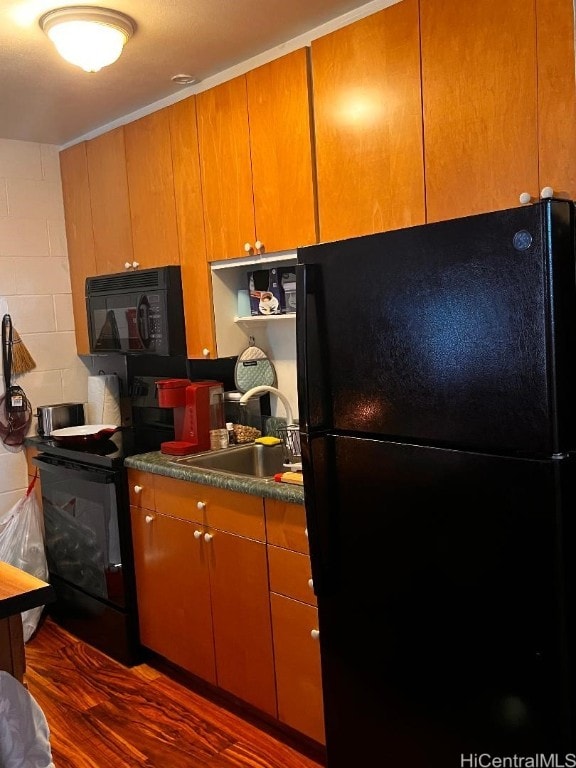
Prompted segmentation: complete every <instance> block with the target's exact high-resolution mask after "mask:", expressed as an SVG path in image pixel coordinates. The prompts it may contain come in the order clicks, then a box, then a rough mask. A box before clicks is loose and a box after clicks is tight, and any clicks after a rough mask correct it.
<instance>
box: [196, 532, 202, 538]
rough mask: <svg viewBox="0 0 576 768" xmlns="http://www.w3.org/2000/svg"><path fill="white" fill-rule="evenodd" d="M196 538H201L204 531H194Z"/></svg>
mask: <svg viewBox="0 0 576 768" xmlns="http://www.w3.org/2000/svg"><path fill="white" fill-rule="evenodd" d="M194 538H195V539H201V538H202V531H194Z"/></svg>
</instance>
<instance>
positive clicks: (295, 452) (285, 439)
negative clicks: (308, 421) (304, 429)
mask: <svg viewBox="0 0 576 768" xmlns="http://www.w3.org/2000/svg"><path fill="white" fill-rule="evenodd" d="M277 432H278V437H279V438H280V440H282V445H283V446H284V464H290V465H292V464H300V462H301V461H302V454H301V451H300V428H299V427H298V425H297V424H289V425H288V426H286V427H278V428H277Z"/></svg>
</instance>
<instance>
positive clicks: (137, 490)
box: [134, 485, 142, 493]
mask: <svg viewBox="0 0 576 768" xmlns="http://www.w3.org/2000/svg"><path fill="white" fill-rule="evenodd" d="M134 493H142V486H141V485H135V486H134Z"/></svg>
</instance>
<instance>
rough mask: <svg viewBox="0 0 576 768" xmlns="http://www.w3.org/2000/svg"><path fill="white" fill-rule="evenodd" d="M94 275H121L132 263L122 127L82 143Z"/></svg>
mask: <svg viewBox="0 0 576 768" xmlns="http://www.w3.org/2000/svg"><path fill="white" fill-rule="evenodd" d="M86 152H87V158H88V178H89V182H90V202H91V205H92V222H93V227H94V256H95V260H96V269H97V274H99V275H106V274H110V273H113V272H122V271H124V269H125V264H126V262H129V263H132V261H133V250H132V228H131V224H130V203H129V200H128V179H127V177H126V153H125V148H124V128H123V127H120V128H115V129H114V130H113V131H109V132H108V133H104V134H102V136H98V137H97V138H95V139H91V140H90V141H88V142H87V143H86Z"/></svg>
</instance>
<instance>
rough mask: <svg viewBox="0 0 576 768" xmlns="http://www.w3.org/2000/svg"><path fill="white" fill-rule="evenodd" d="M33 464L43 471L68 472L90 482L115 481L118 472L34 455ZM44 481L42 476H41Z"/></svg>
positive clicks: (73, 477)
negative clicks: (87, 467)
mask: <svg viewBox="0 0 576 768" xmlns="http://www.w3.org/2000/svg"><path fill="white" fill-rule="evenodd" d="M32 464H34V465H35V466H36V467H39V468H40V471H41V472H44V471H46V472H58V473H60V474H61V473H62V472H66V475H67V477H70V479H75V480H86V481H87V482H89V483H113V482H114V479H115V476H116V473H115V472H110V471H109V470H107V469H101V468H98V469H93V470H90V469H80V468H79V467H78V466H75V465H74V464H72V463H71V462H69V461H62V462H54V461H52V460H47V459H43V458H42V457H41V456H34V457H33V458H32ZM40 481H42V478H40Z"/></svg>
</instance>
